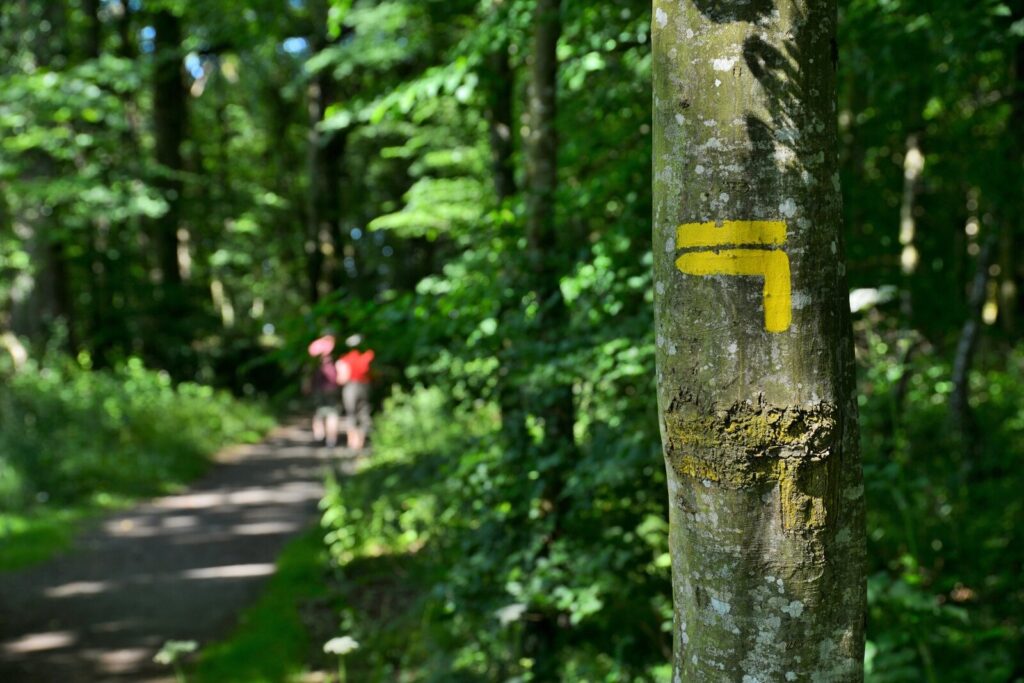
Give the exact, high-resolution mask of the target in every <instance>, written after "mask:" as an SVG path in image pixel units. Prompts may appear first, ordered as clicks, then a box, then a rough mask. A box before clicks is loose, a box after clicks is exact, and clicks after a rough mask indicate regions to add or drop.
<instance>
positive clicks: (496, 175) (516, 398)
mask: <svg viewBox="0 0 1024 683" xmlns="http://www.w3.org/2000/svg"><path fill="white" fill-rule="evenodd" d="M484 68H485V72H484V74H483V77H482V79H481V80H482V82H483V83H485V84H487V87H488V90H487V104H486V108H485V114H486V116H487V128H488V132H489V134H490V135H489V137H490V151H491V176H492V178H493V181H494V198H495V204H496V205H497V206H498V207H502V206H503V205H504V204H505V203H506V202H507V201H508V200H509V199H510V198H512V197H513V196H514V195H515V193H516V192H517V191H518V188H517V186H516V176H515V166H514V163H513V158H512V155H513V152H514V140H515V139H514V137H513V135H512V130H513V126H514V125H515V121H514V120H513V116H514V109H513V96H514V93H515V74H514V73H513V70H512V65H511V64H510V63H509V54H508V43H507V42H505V41H502V42H501V43H500V44H499V45H498V46H497V47H496V48H495V49H494V51H493V52H491V54H490V55H488V59H487V62H486V65H485V67H484ZM516 227H517V226H515V224H514V221H502V222H501V224H500V225H499V228H500V229H501V230H502V233H503V235H504V236H506V237H514V236H513V235H509V234H508V232H509V229H510V228H512V229H514V228H516ZM504 268H505V269H506V270H505V277H508V276H509V275H511V277H512V278H513V279H514V278H515V276H516V274H517V271H516V268H515V264H512V263H509V262H506V263H505V264H504ZM516 289H517V288H515V287H513V291H514V290H516ZM517 306H518V301H517V300H516V297H515V296H510V297H507V298H506V299H504V300H503V301H502V311H501V317H502V318H506V317H508V316H510V315H518V310H516V309H517ZM517 354H518V349H517V348H515V346H514V345H513V344H512V341H511V339H509V338H508V337H505V338H504V339H503V340H502V345H501V348H500V349H499V350H498V358H499V360H500V362H501V367H500V368H499V369H498V384H497V387H496V390H495V393H496V395H497V399H498V405H499V407H500V408H501V433H502V436H503V439H504V442H505V447H506V448H507V449H509V450H510V451H513V452H519V451H520V450H521V449H522V447H523V444H524V443H525V439H526V435H525V432H526V425H525V422H524V415H523V398H522V391H521V387H520V386H519V384H518V383H517V381H516V377H517V374H518V373H517V371H518V369H519V368H518V365H519V363H518V362H517V359H516V355H517Z"/></svg>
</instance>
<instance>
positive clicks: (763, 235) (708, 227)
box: [676, 221, 786, 249]
mask: <svg viewBox="0 0 1024 683" xmlns="http://www.w3.org/2000/svg"><path fill="white" fill-rule="evenodd" d="M785 241H786V223H785V222H784V221H724V222H723V223H722V225H721V226H719V225H717V224H715V223H714V221H710V222H707V223H684V224H683V225H680V226H679V227H678V228H676V248H677V249H689V248H692V247H722V246H725V245H728V244H734V245H737V246H741V245H748V244H749V245H757V246H779V245H781V244H783V243H784V242H785Z"/></svg>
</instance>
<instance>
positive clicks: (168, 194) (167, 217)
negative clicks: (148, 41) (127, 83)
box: [153, 10, 188, 299]
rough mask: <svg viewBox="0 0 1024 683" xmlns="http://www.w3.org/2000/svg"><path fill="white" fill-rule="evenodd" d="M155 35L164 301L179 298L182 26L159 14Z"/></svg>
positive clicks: (158, 238) (184, 102) (184, 100)
mask: <svg viewBox="0 0 1024 683" xmlns="http://www.w3.org/2000/svg"><path fill="white" fill-rule="evenodd" d="M153 28H154V29H156V40H155V45H154V58H155V60H156V65H155V68H154V70H153V128H154V131H153V132H154V135H155V137H156V162H157V164H159V166H160V169H159V174H160V175H159V178H158V183H157V184H158V186H159V187H160V189H161V190H162V193H163V196H164V199H165V200H166V201H167V212H166V213H165V214H164V215H163V216H161V217H160V218H158V219H157V220H156V225H155V229H156V234H155V235H154V238H153V239H154V242H155V243H156V250H157V259H158V260H157V265H158V267H159V268H160V273H161V276H162V278H163V283H164V290H165V293H166V294H167V295H168V298H169V299H174V298H177V297H180V296H181V294H182V293H181V292H180V291H178V290H180V285H181V270H180V269H179V267H178V228H179V223H180V218H181V199H182V197H181V194H182V190H183V183H182V181H181V173H182V171H183V170H184V161H183V159H182V154H181V144H182V142H184V140H185V131H186V128H187V122H186V117H187V116H188V91H187V90H186V89H185V80H184V73H183V71H182V63H181V58H182V55H181V21H180V20H179V19H178V17H177V16H175V15H174V14H173V13H171V12H169V11H167V10H161V11H159V12H157V13H156V15H155V16H154V17H153Z"/></svg>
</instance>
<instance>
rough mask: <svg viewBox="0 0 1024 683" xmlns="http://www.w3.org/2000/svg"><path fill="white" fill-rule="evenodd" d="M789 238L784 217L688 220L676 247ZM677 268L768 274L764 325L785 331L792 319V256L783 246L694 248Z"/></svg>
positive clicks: (763, 242) (772, 242) (678, 261)
mask: <svg viewBox="0 0 1024 683" xmlns="http://www.w3.org/2000/svg"><path fill="white" fill-rule="evenodd" d="M785 241H786V224H785V223H784V222H782V221H726V222H725V223H723V224H722V225H721V227H719V226H716V225H715V224H714V223H687V224H684V225H680V226H679V228H678V229H677V230H676V248H683V249H685V248H687V247H703V248H705V249H707V248H709V247H711V248H713V247H719V246H723V245H771V246H778V245H781V244H783V243H785ZM676 268H678V269H679V271H680V272H682V273H685V274H687V275H704V276H707V275H745V276H757V277H763V278H764V327H765V329H766V330H767V331H769V332H785V331H786V330H788V329H789V325H790V323H791V322H792V317H793V313H792V297H791V293H790V288H791V285H790V273H789V256H787V255H786V253H785V252H784V251H782V250H780V249H751V248H738V249H723V250H721V251H691V252H687V253H685V254H683V255H682V256H680V257H679V258H678V259H676Z"/></svg>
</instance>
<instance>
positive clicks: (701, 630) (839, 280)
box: [653, 0, 865, 683]
mask: <svg viewBox="0 0 1024 683" xmlns="http://www.w3.org/2000/svg"><path fill="white" fill-rule="evenodd" d="M835 14H836V3H835V2H834V0H776V2H770V1H767V0H725V1H723V2H711V0H683V1H681V2H670V1H669V0H655V4H654V26H653V38H654V47H653V49H654V198H655V209H654V210H655V216H654V255H655V259H654V277H655V280H654V283H655V284H654V286H655V292H656V295H655V306H656V333H657V334H656V340H657V363H658V373H657V382H658V398H659V407H660V419H661V430H662V440H663V445H664V452H665V458H666V464H667V472H668V482H669V498H670V522H671V530H670V544H671V555H672V566H673V594H674V601H675V615H676V623H675V630H674V641H675V657H674V670H675V678H674V680H675V681H685V682H687V683H689V682H697V681H712V680H714V681H719V680H729V681H744V682H746V683H752V682H753V681H761V682H762V683H768V682H769V681H770V682H773V683H774V682H775V681H830V682H835V681H844V682H845V681H860V680H861V679H862V678H863V672H862V660H863V646H864V630H863V629H864V614H865V591H864V572H865V533H864V503H863V485H862V482H861V465H860V458H859V454H858V449H857V418H856V409H857V403H856V395H855V385H854V373H853V352H852V344H851V333H850V321H849V308H848V305H847V301H846V291H847V290H846V282H845V270H844V266H843V247H842V236H841V230H840V222H841V212H840V209H841V206H840V194H839V180H838V174H837V172H836V166H837V164H836V126H835V55H834V50H835V40H834V31H835V23H836V16H835Z"/></svg>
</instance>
